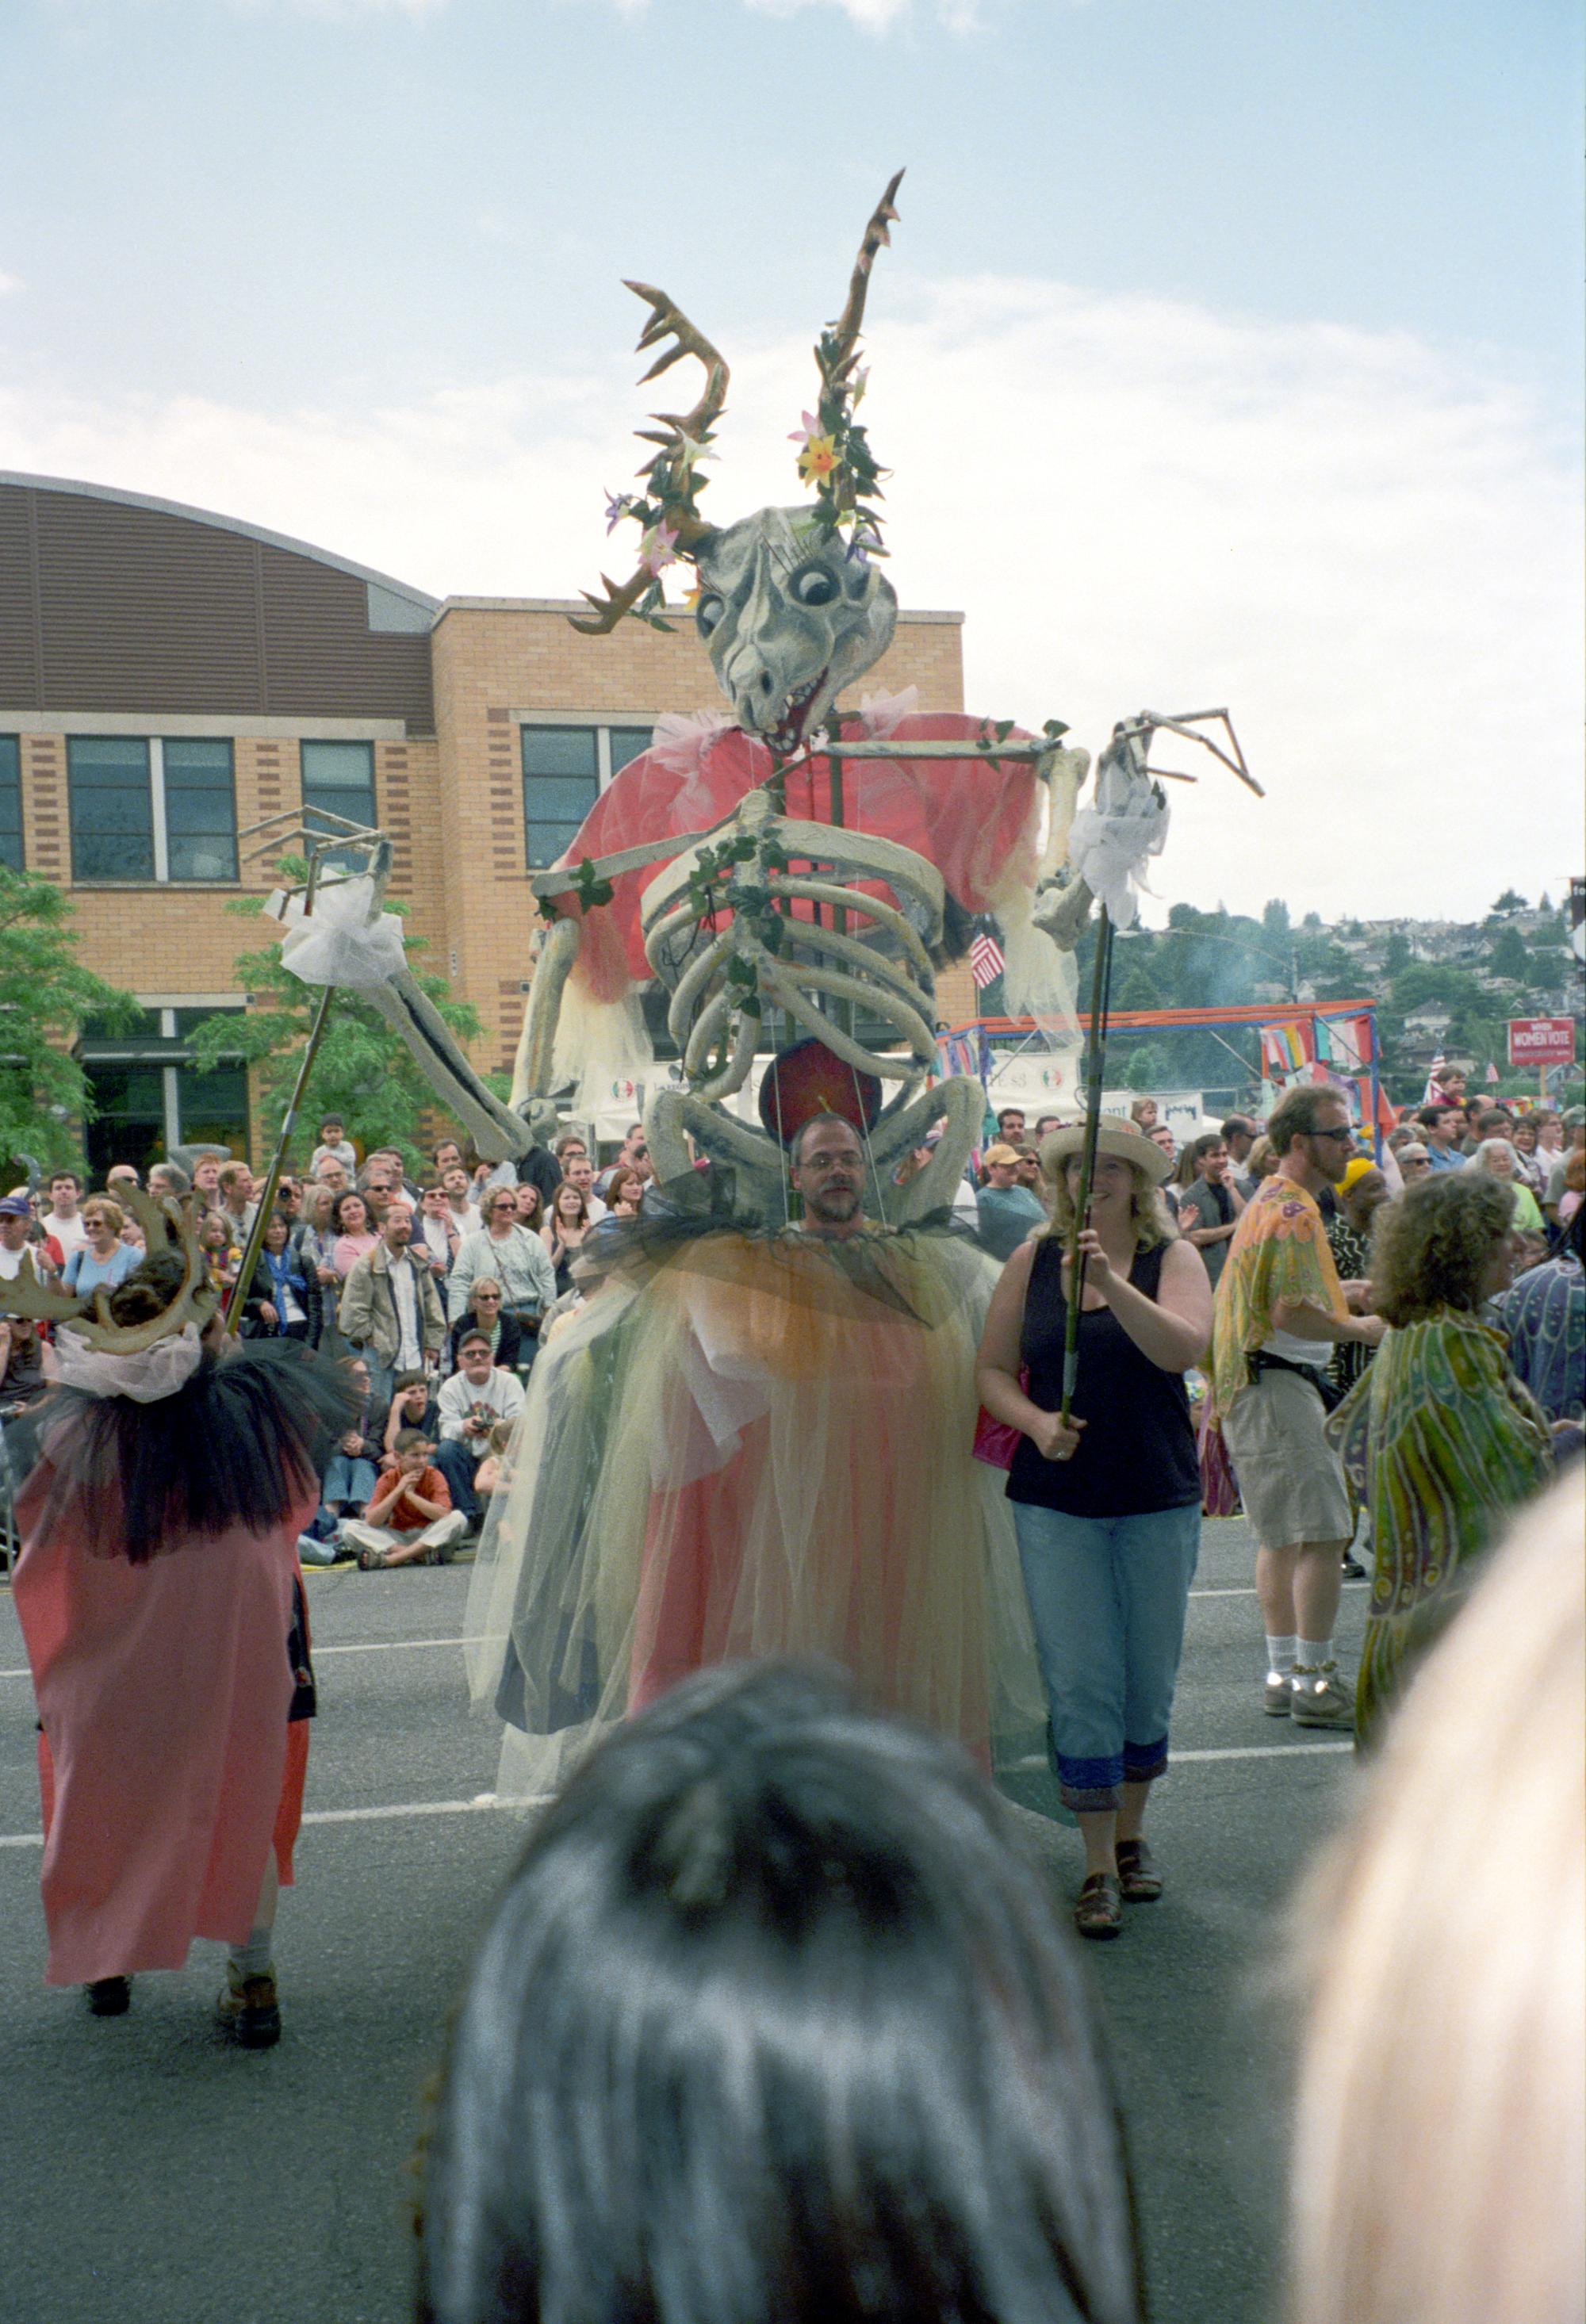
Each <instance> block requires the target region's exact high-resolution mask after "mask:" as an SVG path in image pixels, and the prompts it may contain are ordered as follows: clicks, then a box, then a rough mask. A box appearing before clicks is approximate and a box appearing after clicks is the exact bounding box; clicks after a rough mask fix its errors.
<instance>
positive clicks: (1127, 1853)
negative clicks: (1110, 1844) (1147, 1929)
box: [1118, 1840, 1162, 1904]
mask: <svg viewBox="0 0 1586 2324" xmlns="http://www.w3.org/2000/svg"><path fill="white" fill-rule="evenodd" d="M1118 1886H1119V1888H1120V1892H1121V1894H1122V1896H1123V1900H1124V1902H1125V1904H1155V1903H1156V1901H1157V1897H1158V1896H1159V1895H1161V1894H1162V1875H1161V1874H1160V1873H1159V1872H1158V1871H1157V1867H1156V1864H1155V1862H1154V1861H1153V1859H1152V1856H1151V1851H1150V1849H1148V1847H1147V1846H1146V1843H1145V1841H1144V1840H1120V1841H1119V1843H1118Z"/></svg>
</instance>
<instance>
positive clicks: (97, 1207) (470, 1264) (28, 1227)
mask: <svg viewBox="0 0 1586 2324" xmlns="http://www.w3.org/2000/svg"><path fill="white" fill-rule="evenodd" d="M346 1130H347V1125H346V1123H345V1122H344V1121H343V1120H339V1119H338V1118H337V1117H336V1116H335V1115H327V1116H326V1117H325V1119H324V1120H322V1121H321V1122H320V1124H319V1129H318V1139H317V1141H316V1143H315V1145H314V1148H313V1150H312V1152H311V1153H310V1155H309V1167H308V1168H307V1170H306V1171H303V1172H299V1171H297V1170H294V1169H287V1170H286V1171H284V1172H283V1173H282V1175H281V1177H280V1179H279V1181H278V1183H277V1186H276V1191H275V1196H274V1201H273V1203H272V1209H271V1213H270V1216H269V1219H268V1220H267V1222H266V1223H265V1226H264V1229H263V1240H262V1245H261V1248H260V1250H259V1251H258V1255H257V1258H256V1259H255V1261H254V1265H253V1267H252V1270H251V1275H250V1279H249V1280H248V1282H247V1283H246V1284H240V1283H239V1276H240V1272H241V1269H242V1266H243V1263H244V1254H245V1252H246V1250H247V1248H248V1243H249V1239H250V1235H251V1233H252V1231H253V1228H254V1221H255V1216H256V1213H257V1206H258V1203H259V1202H260V1201H261V1200H262V1199H263V1194H264V1192H265V1188H266V1183H267V1182H266V1180H265V1178H264V1177H263V1176H261V1175H260V1174H258V1173H255V1172H254V1171H253V1170H252V1169H251V1168H250V1167H249V1166H248V1165H247V1163H245V1162H243V1161H240V1160H238V1159H236V1158H235V1157H231V1156H229V1155H226V1154H225V1153H223V1152H218V1151H203V1152H200V1153H199V1154H198V1155H197V1156H196V1157H195V1156H192V1155H190V1154H189V1160H190V1161H191V1163H192V1167H191V1168H190V1169H188V1168H185V1167H182V1165H181V1163H180V1162H178V1161H177V1160H175V1159H168V1160H165V1161H162V1162H158V1163H155V1164H154V1165H153V1166H152V1167H151V1168H150V1171H149V1174H148V1191H149V1193H150V1194H152V1195H155V1196H157V1197H161V1196H168V1197H174V1198H176V1199H178V1200H182V1201H186V1202H189V1203H191V1204H192V1205H194V1206H195V1207H196V1209H197V1211H198V1242H199V1246H200V1249H201V1250H202V1251H203V1253H204V1256H205V1260H206V1263H207V1268H208V1270H209V1274H210V1278H211V1280H212V1282H213V1283H214V1285H215V1287H216V1288H217V1291H219V1292H220V1293H221V1294H222V1295H223V1296H225V1297H226V1299H227V1300H228V1301H232V1302H234V1303H236V1304H237V1305H238V1314H239V1330H240V1333H241V1336H242V1337H244V1339H277V1338H279V1339H288V1340H294V1341H297V1342H300V1343H302V1344H303V1345H306V1346H308V1347H312V1348H317V1349H318V1350H320V1351H322V1352H324V1353H326V1354H327V1355H329V1356H331V1357H333V1358H337V1359H339V1360H345V1361H346V1362H348V1363H349V1364H350V1365H351V1367H352V1374H353V1379H354V1382H355V1387H356V1388H357V1390H358V1394H359V1405H360V1413H359V1419H358V1424H357V1425H356V1426H355V1428H352V1429H349V1430H348V1432H347V1433H346V1436H345V1437H344V1438H343V1440H342V1442H341V1443H340V1444H339V1446H337V1449H336V1451H335V1452H334V1453H333V1455H332V1457H331V1459H330V1461H329V1462H328V1465H327V1470H326V1472H325V1476H324V1479H323V1480H322V1488H321V1496H320V1508H319V1510H318V1516H317V1517H316V1518H315V1520H314V1523H313V1526H311V1528H310V1530H309V1533H308V1534H307V1535H305V1536H304V1538H303V1541H302V1544H301V1549H302V1554H303V1555H304V1558H305V1559H306V1560H308V1561H311V1562H315V1563H328V1562H330V1561H332V1560H333V1559H334V1558H335V1557H337V1555H338V1554H344V1553H346V1552H349V1551H350V1552H355V1553H356V1554H357V1555H358V1558H359V1563H361V1564H363V1565H364V1566H365V1567H370V1566H379V1565H385V1564H405V1563H413V1562H414V1561H415V1560H420V1559H422V1560H425V1561H429V1560H430V1559H442V1558H445V1557H446V1556H447V1555H449V1554H450V1552H451V1550H452V1548H453V1547H455V1545H456V1543H457V1541H458V1540H459V1539H461V1538H463V1537H464V1536H465V1535H466V1534H467V1533H468V1532H469V1531H470V1530H471V1529H472V1528H474V1527H475V1526H477V1524H478V1523H479V1521H480V1519H481V1517H482V1516H483V1513H484V1504H483V1502H482V1500H481V1497H480V1493H479V1490H478V1480H479V1478H480V1476H481V1474H484V1475H485V1476H486V1478H487V1479H488V1478H495V1479H496V1480H497V1481H499V1475H498V1459H499V1453H500V1451H501V1447H500V1445H499V1444H498V1445H496V1446H495V1447H494V1448H492V1443H491V1439H492V1436H493V1434H497V1433H499V1431H500V1429H501V1427H502V1425H503V1423H510V1422H511V1420H512V1418H513V1417H514V1416H516V1414H517V1412H518V1411H519V1410H521V1406H522V1401H523V1385H524V1382H525V1381H526V1379H528V1376H529V1373H530V1369H531V1367H532V1365H533V1363H534V1360H535V1358H536V1356H537V1354H538V1352H539V1344H540V1335H541V1333H542V1332H543V1331H544V1330H546V1329H547V1328H548V1326H549V1323H551V1322H552V1321H553V1320H554V1319H555V1317H556V1316H557V1315H558V1314H559V1313H565V1312H566V1311H567V1309H569V1308H570V1307H572V1306H574V1305H576V1304H577V1302H578V1300H579V1298H580V1296H582V1295H581V1293H580V1289H579V1280H578V1278H579V1273H580V1269H579V1259H580V1255H581V1253H582V1252H583V1250H584V1247H585V1245H586V1241H587V1240H588V1238H589V1237H590V1236H591V1235H592V1234H597V1233H598V1231H599V1228H600V1225H601V1222H604V1220H605V1219H606V1218H607V1217H608V1216H615V1217H617V1218H624V1217H626V1218H632V1217H633V1216H636V1215H637V1213H638V1211H639V1207H640V1204H641V1202H642V1199H643V1194H644V1190H645V1187H646V1185H648V1184H649V1183H650V1176H651V1173H650V1158H649V1151H648V1148H647V1145H646V1141H645V1137H644V1131H643V1129H642V1126H641V1124H639V1123H637V1122H635V1123H634V1124H633V1125H632V1127H631V1128H630V1130H629V1131H628V1133H627V1135H626V1137H625V1138H624V1139H623V1140H622V1148H621V1151H620V1153H619V1154H618V1156H617V1157H616V1158H615V1160H614V1161H613V1162H612V1163H611V1164H610V1165H609V1166H608V1167H605V1168H604V1170H602V1171H600V1173H599V1175H598V1177H597V1173H596V1163H595V1157H594V1156H593V1155H592V1153H591V1150H590V1147H589V1144H588V1142H587V1140H586V1139H585V1138H584V1137H583V1136H582V1135H580V1134H579V1133H577V1132H576V1131H574V1130H567V1132H565V1133H564V1134H563V1135H562V1136H561V1137H559V1138H558V1139H557V1141H556V1145H555V1148H554V1150H548V1149H547V1148H545V1147H544V1146H541V1145H539V1144H536V1145H535V1146H534V1147H533V1148H530V1153H529V1154H528V1155H527V1156H525V1157H523V1158H522V1160H521V1161H520V1162H519V1163H517V1164H515V1165H513V1164H509V1163H502V1164H496V1165H491V1164H489V1163H483V1162H478V1161H474V1160H470V1159H469V1158H468V1157H466V1155H465V1152H464V1149H463V1148H462V1146H461V1144H460V1143H459V1142H458V1140H457V1139H452V1138H447V1139H441V1140H440V1141H439V1143H438V1145H437V1146H436V1147H435V1148H433V1150H432V1151H431V1154H430V1156H429V1163H428V1166H427V1167H423V1168H421V1169H419V1170H417V1171H414V1170H412V1169H411V1168H410V1162H409V1159H408V1157H406V1156H404V1154H403V1153H402V1152H401V1150H400V1149H398V1148H392V1147H383V1148H372V1149H370V1150H369V1151H367V1152H366V1153H365V1154H364V1157H363V1159H362V1160H361V1161H360V1159H359V1157H358V1151H357V1148H356V1146H355V1144H354V1142H353V1140H352V1139H349V1138H348V1136H347V1135H346ZM138 1183H139V1174H138V1172H137V1171H136V1170H135V1169H134V1167H132V1165H131V1164H129V1163H117V1164H115V1166H114V1167H112V1169H111V1170H110V1171H109V1172H108V1173H107V1175H106V1184H105V1188H104V1191H103V1192H96V1193H86V1192H85V1188H84V1182H83V1180H82V1178H81V1177H80V1176H79V1175H78V1173H77V1172H75V1171H72V1170H58V1171H56V1172H54V1173H53V1174H52V1175H51V1176H50V1177H49V1178H48V1179H47V1180H46V1181H45V1183H44V1184H43V1185H41V1186H40V1187H38V1188H35V1189H33V1190H32V1191H30V1190H29V1189H28V1188H27V1187H25V1186H20V1187H17V1188H16V1189H14V1191H13V1192H12V1193H10V1194H7V1195H5V1197H4V1198H3V1199H0V1281H5V1280H8V1279H10V1278H11V1277H14V1275H15V1274H16V1272H17V1270H18V1268H20V1267H21V1265H22V1260H23V1253H24V1252H28V1251H31V1253H32V1259H33V1263H34V1266H35V1268H36V1270H37V1271H38V1273H39V1274H40V1275H41V1277H45V1278H49V1279H54V1280H58V1281H60V1283H61V1284H62V1285H63V1286H65V1288H66V1289H68V1290H69V1291H71V1292H73V1293H76V1294H78V1295H86V1294H88V1293H90V1292H92V1291H94V1290H96V1289H97V1288H98V1287H100V1286H106V1287H114V1286H115V1285H116V1284H117V1283H119V1282H121V1281H122V1280H123V1279H124V1277H125V1276H126V1275H128V1274H129V1273H130V1272H131V1271H132V1269H133V1268H134V1267H135V1266H136V1265H137V1264H138V1261H139V1259H140V1258H141V1257H142V1255H143V1234H142V1230H141V1229H140V1227H139V1225H138V1222H137V1220H136V1217H135V1215H134V1213H132V1211H131V1210H130V1209H128V1208H127V1207H125V1205H124V1203H121V1202H118V1201H117V1200H116V1190H117V1187H118V1186H120V1187H122V1188H124V1186H125V1185H128V1184H130V1185H134V1186H135V1185H138ZM3 1328H4V1331H5V1371H4V1378H3V1380H0V1408H3V1409H4V1411H5V1413H7V1414H11V1415H14V1414H15V1413H17V1412H19V1411H20V1410H21V1408H22V1407H23V1406H24V1405H25V1404H26V1403H27V1402H28V1401H29V1400H30V1399H31V1398H32V1397H33V1396H34V1395H37V1394H39V1393H41V1390H42V1389H43V1388H44V1387H45V1386H46V1385H47V1381H48V1379H49V1377H50V1374H51V1362H52V1359H51V1356H50V1354H49V1351H48V1349H47V1346H46V1345H45V1344H44V1342H43V1341H42V1340H41V1334H40V1333H39V1332H38V1331H37V1329H35V1327H33V1326H32V1325H31V1324H29V1323H25V1322H22V1321H19V1320H13V1321H12V1322H11V1323H8V1324H6V1325H5V1326H4V1327H3ZM415 1433H416V1435H415ZM410 1435H415V1442H413V1443H410V1444H407V1445H405V1446H404V1445H403V1443H401V1439H402V1438H403V1437H404V1436H410ZM420 1455H421V1456H422V1457H420ZM487 1462H488V1463H489V1466H488V1468H487V1467H486V1466H485V1464H486V1463H487ZM399 1475H400V1476H401V1477H404V1478H405V1479H406V1480H407V1484H406V1487H405V1489H404V1490H403V1491H401V1493H396V1492H393V1490H392V1485H393V1480H395V1479H396V1478H397V1477H398V1476H399Z"/></svg>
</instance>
